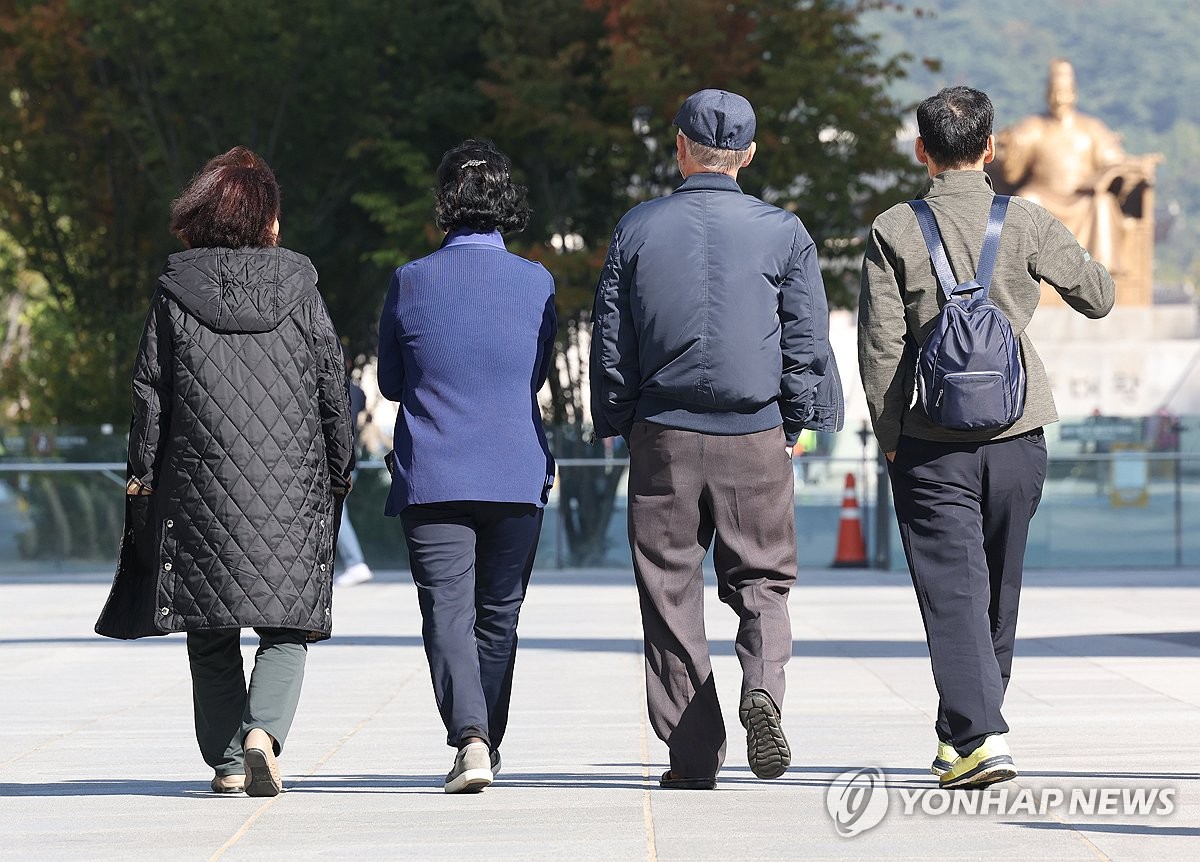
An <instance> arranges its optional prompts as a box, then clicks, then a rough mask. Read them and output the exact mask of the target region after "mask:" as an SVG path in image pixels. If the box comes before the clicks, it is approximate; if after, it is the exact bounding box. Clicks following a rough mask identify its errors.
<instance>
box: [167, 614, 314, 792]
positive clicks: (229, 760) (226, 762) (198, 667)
mask: <svg viewBox="0 0 1200 862" xmlns="http://www.w3.org/2000/svg"><path fill="white" fill-rule="evenodd" d="M254 631H255V632H256V633H257V634H258V638H259V641H258V651H257V653H255V656H254V670H253V671H251V673H250V686H249V688H247V686H246V674H245V670H244V668H243V667H242V648H241V636H242V630H241V629H204V630H200V631H190V632H188V633H187V649H188V663H189V665H190V666H191V671H192V703H193V707H194V709H195V716H196V741H197V742H198V743H200V753H201V754H202V755H203V756H204V762H205V763H207V764H208V765H209V766H211V767H212V768H213V770H214V771H215V772H216V773H217V775H241V774H242V773H243V771H244V767H243V766H242V740H243V739H244V738H245V736H246V734H247V733H249V732H250V731H251V730H253V729H254V728H256V727H261V728H262V729H263V730H265V731H266V732H267V733H269V734H271V736H272V737H274V738H275V753H276V754H279V753H280V752H281V751H282V750H283V743H284V740H285V739H287V735H288V731H289V730H290V729H291V727H292V719H294V718H295V717H296V704H297V703H299V701H300V686H301V683H303V682H304V663H305V659H306V658H307V656H308V642H307V635H306V634H305V633H304V632H302V631H297V630H296V629H276V628H256V629H255V630H254Z"/></svg>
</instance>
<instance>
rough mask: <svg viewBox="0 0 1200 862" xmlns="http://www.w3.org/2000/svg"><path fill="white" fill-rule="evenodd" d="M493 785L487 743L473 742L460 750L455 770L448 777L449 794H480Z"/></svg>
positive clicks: (455, 762) (447, 789)
mask: <svg viewBox="0 0 1200 862" xmlns="http://www.w3.org/2000/svg"><path fill="white" fill-rule="evenodd" d="M491 783H492V757H491V754H490V753H489V752H488V747H487V744H486V743H483V742H472V743H469V744H467V745H464V746H463V747H462V748H460V749H459V750H458V756H457V757H455V758H454V768H453V769H451V770H450V772H449V773H448V774H447V775H446V792H447V793H478V792H479V791H480V790H483V788H485V787H487V786H488V785H489V784H491Z"/></svg>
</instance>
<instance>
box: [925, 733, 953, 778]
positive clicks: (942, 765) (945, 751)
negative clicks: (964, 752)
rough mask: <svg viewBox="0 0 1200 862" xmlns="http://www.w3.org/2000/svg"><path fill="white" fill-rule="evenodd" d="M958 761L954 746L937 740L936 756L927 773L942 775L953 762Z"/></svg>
mask: <svg viewBox="0 0 1200 862" xmlns="http://www.w3.org/2000/svg"><path fill="white" fill-rule="evenodd" d="M956 760H958V752H957V751H955V750H954V746H953V745H951V744H950V743H948V742H943V741H942V740H940V739H939V740H938V750H937V755H936V756H935V757H934V758H933V763H931V764H930V765H929V771H930V772H932V773H933V774H934V775H943V774H945V773H946V772H948V771H949V770H950V767H952V766H954V761H956Z"/></svg>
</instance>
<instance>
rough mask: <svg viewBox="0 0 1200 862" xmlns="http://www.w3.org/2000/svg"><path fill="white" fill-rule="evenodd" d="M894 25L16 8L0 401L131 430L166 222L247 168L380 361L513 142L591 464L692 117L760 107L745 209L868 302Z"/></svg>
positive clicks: (459, 2) (841, 288) (857, 5)
mask: <svg viewBox="0 0 1200 862" xmlns="http://www.w3.org/2000/svg"><path fill="white" fill-rule="evenodd" d="M877 5H879V3H878V2H870V1H869V0H862V2H844V1H843V0H751V2H746V3H736V4H735V3H727V2H724V0H689V2H682V3H681V2H678V0H676V2H667V0H522V2H516V0H446V2H442V3H437V4H429V3H418V2H415V0H393V2H385V3H378V2H372V0H342V2H340V3H337V4H331V3H328V2H324V0H288V2H283V0H261V2H257V3H254V4H244V3H240V2H236V0H87V2H83V0H0V89H2V90H3V92H4V93H6V94H9V100H8V103H7V104H5V105H4V109H3V110H0V219H3V224H4V225H5V227H6V229H7V231H8V235H9V237H10V240H9V242H8V246H5V247H9V248H10V252H11V253H5V252H3V251H0V257H4V258H5V259H6V260H10V261H18V264H19V268H20V270H21V272H22V273H23V274H24V275H22V277H21V278H20V279H18V278H15V277H14V278H13V279H11V280H10V281H9V284H8V286H5V287H4V288H3V291H2V292H0V300H6V301H13V302H15V303H16V304H17V305H18V306H19V308H18V309H17V313H19V316H20V319H21V321H23V322H22V323H21V325H20V326H17V327H16V328H15V329H14V328H12V327H10V330H11V332H12V333H15V334H14V335H13V336H12V337H11V338H8V339H7V340H6V342H5V350H4V353H3V354H2V356H3V358H4V361H5V363H6V364H5V378H4V382H3V384H2V386H0V397H2V398H5V399H7V401H8V405H9V408H8V411H7V412H8V414H9V416H10V418H12V417H13V416H15V417H16V418H18V419H24V420H33V421H53V420H54V419H56V418H63V419H67V418H69V419H70V420H71V421H76V422H86V421H116V420H117V419H118V418H119V417H121V416H123V415H124V414H125V413H126V412H127V409H128V407H127V404H128V394H127V392H128V382H127V375H128V368H129V365H130V361H131V359H132V355H133V351H134V349H135V346H136V341H137V337H138V333H139V331H140V321H141V318H142V315H143V314H144V309H145V308H146V305H147V301H148V299H149V296H150V294H151V292H152V290H153V288H154V281H155V277H156V274H157V272H158V270H159V268H160V267H161V265H162V260H163V257H164V256H165V255H166V254H168V253H170V252H171V251H173V250H175V249H176V248H177V247H178V246H177V243H176V242H175V241H174V240H173V239H172V238H171V237H170V236H169V235H168V233H167V216H168V210H169V205H170V202H171V200H172V198H173V197H174V196H175V195H176V194H178V192H179V191H180V189H181V188H182V187H183V185H184V184H185V183H186V182H187V181H188V179H189V177H190V176H191V175H192V173H193V172H194V171H195V170H196V169H197V168H199V166H200V165H201V164H202V163H203V162H204V161H205V160H206V159H207V158H209V157H210V156H212V155H214V154H215V153H218V152H221V151H223V150H225V149H227V148H229V147H230V146H233V145H234V144H244V145H246V146H249V147H251V148H252V149H255V150H257V151H258V152H259V153H261V154H262V155H263V156H264V157H265V158H266V159H267V161H268V162H270V163H271V165H272V166H273V167H274V169H275V171H276V174H277V176H278V177H279V180H280V183H281V186H282V187H283V192H284V204H283V206H284V211H283V217H282V219H281V222H282V235H283V241H284V244H286V245H288V246H289V247H292V248H295V249H296V250H298V251H301V252H303V253H305V254H308V255H309V256H310V257H312V258H313V260H314V262H315V263H316V265H317V268H318V271H319V272H320V273H321V279H322V290H323V291H324V293H325V295H326V297H327V299H328V300H329V303H330V306H331V309H332V311H333V314H334V319H335V320H336V322H337V324H338V327H339V329H340V331H342V332H343V334H344V335H345V336H346V337H347V338H348V340H349V342H350V345H351V347H352V348H353V349H354V350H355V351H356V352H362V353H366V352H369V351H370V348H371V345H372V343H373V333H372V327H373V324H374V321H375V320H376V319H377V315H378V307H379V302H380V300H381V297H382V293H383V286H384V285H385V283H386V277H387V272H388V270H390V269H391V268H393V267H395V266H397V265H399V264H402V263H404V262H405V261H407V260H408V259H410V258H412V257H416V256H419V255H423V254H426V253H428V252H429V251H430V250H431V249H433V248H435V247H436V246H437V244H438V242H439V240H440V236H438V234H437V232H436V230H435V229H434V227H433V224H432V212H431V203H432V201H431V195H430V191H431V188H432V185H433V172H434V169H435V168H436V165H437V163H438V161H439V159H440V156H441V154H442V153H443V152H444V151H445V150H446V149H447V148H449V147H450V146H451V145H453V144H454V143H456V142H458V141H459V140H461V139H463V138H467V137H478V136H489V137H492V138H494V139H495V140H496V141H497V143H498V144H499V145H500V146H501V148H502V149H504V150H505V151H506V152H508V153H509V154H510V155H511V156H512V158H513V160H514V163H515V171H516V173H517V175H518V178H519V179H520V181H522V182H524V183H526V184H527V185H528V187H529V189H530V195H531V203H532V205H533V209H534V218H533V221H532V222H531V224H530V226H529V228H528V229H527V230H526V231H525V232H524V233H523V234H521V235H520V236H518V237H516V238H513V239H512V241H511V242H510V247H511V248H513V250H515V251H518V252H519V253H522V254H525V255H527V256H529V257H531V258H534V259H537V260H540V261H541V262H543V263H544V264H545V265H546V266H547V267H548V268H549V269H550V270H551V271H552V272H553V273H554V275H555V278H556V283H557V287H558V310H559V315H560V320H561V325H560V342H559V345H558V348H559V354H558V358H557V369H556V371H555V373H553V374H552V376H551V393H552V398H551V408H550V411H549V414H550V415H549V416H548V418H549V419H550V421H551V423H552V425H553V426H554V428H555V434H556V439H555V442H554V446H555V450H556V453H557V454H558V455H559V456H560V457H570V456H572V455H581V454H592V452H593V449H592V445H593V444H592V443H591V442H590V441H588V440H587V439H586V438H587V436H588V433H587V432H588V429H587V414H586V409H585V407H584V401H585V392H586V353H587V348H588V345H587V332H588V329H589V323H590V320H589V313H590V308H591V302H592V292H593V286H594V284H595V280H596V275H597V272H598V270H599V268H600V265H601V263H602V261H603V258H604V255H605V251H606V248H607V245H608V241H609V237H610V236H611V232H612V229H613V226H614V224H615V223H616V221H617V220H618V219H619V218H620V217H621V215H622V214H623V213H624V212H625V211H626V210H627V209H628V208H629V207H630V206H632V205H634V204H636V203H637V202H639V201H641V200H645V199H647V198H650V197H652V196H656V195H660V194H664V193H666V192H668V191H669V190H670V189H671V188H672V187H673V186H674V185H675V184H676V182H677V172H676V168H675V161H674V129H673V127H672V126H671V120H672V118H673V116H674V112H675V110H676V109H677V107H678V105H679V104H680V103H681V102H682V100H683V99H684V97H686V96H687V95H688V94H689V93H691V92H693V91H695V90H697V89H701V88H703V87H720V88H724V89H730V90H734V91H738V92H741V93H743V94H744V95H746V96H747V97H749V98H750V100H751V101H752V102H753V103H754V105H755V107H756V110H757V113H758V135H757V138H758V143H759V151H758V152H759V155H758V157H757V158H756V160H755V163H754V164H753V165H752V166H751V167H750V168H749V169H748V170H747V171H745V172H744V173H743V174H742V177H741V181H742V184H743V187H744V188H745V189H746V191H748V192H750V193H752V194H756V195H759V196H761V197H763V198H764V199H766V200H768V201H770V202H772V203H775V204H777V205H779V206H782V207H785V208H787V209H789V210H792V211H794V212H796V213H797V214H798V215H799V216H800V217H801V218H802V219H803V220H804V222H805V224H806V225H807V226H808V229H809V231H810V232H811V233H812V234H813V236H814V238H815V239H816V240H817V242H818V245H819V248H820V251H821V256H822V259H823V261H824V263H825V264H826V276H827V287H828V290H829V294H830V297H831V300H832V301H833V302H834V303H835V304H849V303H852V302H853V293H854V282H855V279H854V276H853V274H852V272H848V271H847V270H848V268H847V267H846V264H847V262H849V263H851V264H855V265H856V263H857V261H856V260H854V258H856V257H857V243H858V242H860V237H861V234H862V232H863V229H864V226H865V225H866V224H868V223H869V222H870V220H871V218H872V217H873V216H874V215H875V214H876V213H877V212H878V211H879V210H881V209H883V208H884V207H885V206H887V205H888V204H890V203H892V202H893V201H894V200H896V199H898V198H899V197H900V196H901V195H902V194H904V193H906V192H907V191H908V190H909V186H908V185H907V184H908V183H909V182H910V180H911V179H912V176H913V175H912V172H911V169H910V167H909V160H908V158H907V157H906V156H905V155H903V154H899V153H897V152H896V150H895V146H894V142H895V138H896V133H897V130H898V129H899V127H900V124H901V107H900V105H899V104H898V103H897V102H896V101H894V99H893V98H892V97H890V96H889V95H888V93H889V88H890V86H891V85H892V84H893V82H894V81H896V80H897V79H898V78H899V77H900V76H901V75H902V74H903V63H904V58H903V57H893V58H887V57H883V56H882V55H881V54H880V53H879V51H878V50H877V47H876V44H875V42H874V40H873V39H872V38H871V37H868V36H866V35H864V34H863V32H862V31H861V29H860V28H859V26H858V20H859V17H860V15H861V14H862V12H863V11H864V10H865V9H868V8H872V7H874V6H877ZM18 264H13V266H18ZM9 268H10V269H12V268H13V267H12V266H10V267H9ZM850 269H853V267H850ZM0 277H3V268H2V267H0ZM19 285H24V287H19ZM12 313H13V312H11V311H10V314H12ZM14 339H15V341H14ZM15 342H21V344H23V347H22V348H21V349H15V348H13V349H10V348H12V347H13V344H14V343H15ZM619 476H620V471H610V472H609V473H606V474H605V475H603V476H599V474H596V473H593V474H590V478H587V479H585V478H584V477H583V474H571V473H570V472H569V471H568V472H564V474H563V480H562V486H561V492H562V494H563V501H564V509H563V510H564V512H566V513H567V518H566V520H567V529H568V539H569V542H570V545H571V549H572V552H573V555H574V559H575V561H577V562H588V561H589V560H590V559H591V557H590V556H589V555H591V554H593V553H596V552H598V551H597V549H598V548H599V547H600V546H601V545H600V543H599V540H598V536H597V535H596V531H597V530H602V529H603V528H604V527H605V526H606V525H607V523H608V520H609V519H608V517H607V514H608V512H607V511H605V509H606V507H607V509H608V510H611V506H612V501H613V494H614V491H615V488H616V483H617V481H618V480H619ZM597 507H598V508H597Z"/></svg>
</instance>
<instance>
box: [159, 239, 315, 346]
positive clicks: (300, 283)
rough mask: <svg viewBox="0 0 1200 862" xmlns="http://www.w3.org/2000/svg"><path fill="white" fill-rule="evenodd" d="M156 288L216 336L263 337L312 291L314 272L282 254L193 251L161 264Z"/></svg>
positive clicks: (255, 250)
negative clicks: (260, 334) (261, 334)
mask: <svg viewBox="0 0 1200 862" xmlns="http://www.w3.org/2000/svg"><path fill="white" fill-rule="evenodd" d="M158 285H159V287H160V288H162V289H163V290H165V291H166V292H167V293H169V294H171V296H173V297H175V299H177V300H178V301H179V302H180V304H181V305H183V307H184V308H186V309H187V310H188V312H190V313H191V314H192V315H193V316H194V317H196V318H197V319H199V320H200V321H201V322H202V323H204V325H205V326H208V327H209V328H211V329H214V330H216V331H217V332H269V331H270V330H272V329H274V328H275V327H277V326H278V325H279V323H280V321H282V320H284V319H285V318H286V317H287V316H288V314H289V313H290V312H291V311H292V309H293V308H295V306H296V305H298V304H299V303H300V302H301V301H302V300H303V299H305V298H306V297H308V296H310V295H311V294H313V293H314V292H315V291H316V288H317V270H316V269H315V268H314V267H313V265H312V262H311V261H309V259H308V258H307V257H305V256H304V255H302V254H297V253H296V252H294V251H289V250H288V249H286V248H237V249H233V248H193V249H188V250H187V251H181V252H178V253H177V254H173V255H171V256H170V257H169V258H167V265H166V266H165V267H164V268H163V272H162V275H160V276H159V277H158Z"/></svg>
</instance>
